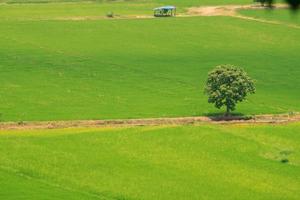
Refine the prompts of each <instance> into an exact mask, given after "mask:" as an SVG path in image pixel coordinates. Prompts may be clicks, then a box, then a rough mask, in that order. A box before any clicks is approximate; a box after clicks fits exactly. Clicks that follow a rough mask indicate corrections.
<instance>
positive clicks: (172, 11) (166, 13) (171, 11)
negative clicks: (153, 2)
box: [154, 6, 176, 17]
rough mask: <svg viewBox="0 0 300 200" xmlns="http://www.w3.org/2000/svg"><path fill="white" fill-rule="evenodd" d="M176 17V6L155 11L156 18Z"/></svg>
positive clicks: (163, 7)
mask: <svg viewBox="0 0 300 200" xmlns="http://www.w3.org/2000/svg"><path fill="white" fill-rule="evenodd" d="M175 15H176V7H175V6H162V7H159V8H155V9H154V16H155V17H172V16H175Z"/></svg>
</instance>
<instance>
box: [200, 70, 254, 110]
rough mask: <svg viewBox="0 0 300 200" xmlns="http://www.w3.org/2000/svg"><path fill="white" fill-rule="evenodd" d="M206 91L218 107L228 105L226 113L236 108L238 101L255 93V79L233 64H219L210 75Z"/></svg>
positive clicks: (210, 99)
mask: <svg viewBox="0 0 300 200" xmlns="http://www.w3.org/2000/svg"><path fill="white" fill-rule="evenodd" d="M205 93H206V94H207V95H208V102H209V103H214V104H215V107H216V108H219V109H220V108H221V107H223V106H226V115H228V114H229V112H230V111H233V110H235V106H236V104H237V103H238V102H242V101H243V100H245V98H246V97H247V95H248V94H251V93H252V94H253V93H255V87H254V83H253V80H252V79H251V78H250V77H249V76H248V75H247V73H246V72H245V71H244V70H243V69H241V68H239V67H235V66H233V65H220V66H217V67H216V68H215V69H214V70H213V71H211V72H210V73H209V75H208V79H207V82H206V87H205Z"/></svg>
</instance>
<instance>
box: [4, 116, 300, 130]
mask: <svg viewBox="0 0 300 200" xmlns="http://www.w3.org/2000/svg"><path fill="white" fill-rule="evenodd" d="M299 121H300V114H293V115H289V114H279V115H257V116H254V117H239V116H232V117H206V116H199V117H174V118H145V119H116V120H74V121H32V122H2V123H0V130H11V129H16V130H28V129H58V128H76V127H82V128H83V127H86V128H87V127H90V128H97V127H134V126H164V125H166V126H168V125H200V124H285V123H291V122H299Z"/></svg>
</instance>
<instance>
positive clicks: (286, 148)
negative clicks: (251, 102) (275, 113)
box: [0, 123, 300, 200]
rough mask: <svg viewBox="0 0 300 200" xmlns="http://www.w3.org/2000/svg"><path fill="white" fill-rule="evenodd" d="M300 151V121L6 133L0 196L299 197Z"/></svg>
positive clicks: (0, 149) (0, 137) (1, 143)
mask: <svg viewBox="0 0 300 200" xmlns="http://www.w3.org/2000/svg"><path fill="white" fill-rule="evenodd" d="M299 152H300V124H299V123H297V124H290V125H277V126H272V125H258V126H254V125H226V126H225V125H222V126H221V125H202V126H178V127H144V128H116V129H113V128H106V129H83V128H82V129H58V130H43V131H42V130H31V131H1V132H0V176H1V178H0V198H1V199H6V200H10V199H43V200H44V199H51V200H53V199H123V200H124V199H145V200H146V199H149V200H152V199H189V200H191V199H251V200H253V199H264V200H267V199H271V200H275V199H299V198H300V194H299V192H298V191H299V188H300V153H299ZM282 159H288V160H289V162H288V163H282V162H281V160H282Z"/></svg>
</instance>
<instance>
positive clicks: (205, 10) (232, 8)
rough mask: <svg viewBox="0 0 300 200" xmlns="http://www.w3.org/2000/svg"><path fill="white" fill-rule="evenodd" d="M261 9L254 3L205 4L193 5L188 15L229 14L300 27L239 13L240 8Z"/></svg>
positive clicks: (279, 6) (278, 7)
mask: <svg viewBox="0 0 300 200" xmlns="http://www.w3.org/2000/svg"><path fill="white" fill-rule="evenodd" d="M287 8H288V6H287V5H284V4H277V5H276V6H275V7H274V9H287ZM243 9H245V10H249V9H255V10H259V9H260V10H261V9H265V8H264V7H261V6H254V5H226V6H203V7H192V8H189V9H188V12H187V13H188V16H229V17H235V18H239V19H244V20H251V21H256V22H261V23H267V24H276V25H285V26H288V27H291V28H297V29H300V26H299V25H296V24H287V23H285V22H280V21H275V20H266V19H259V18H255V17H249V16H245V15H241V14H239V12H238V11H239V10H243Z"/></svg>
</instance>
